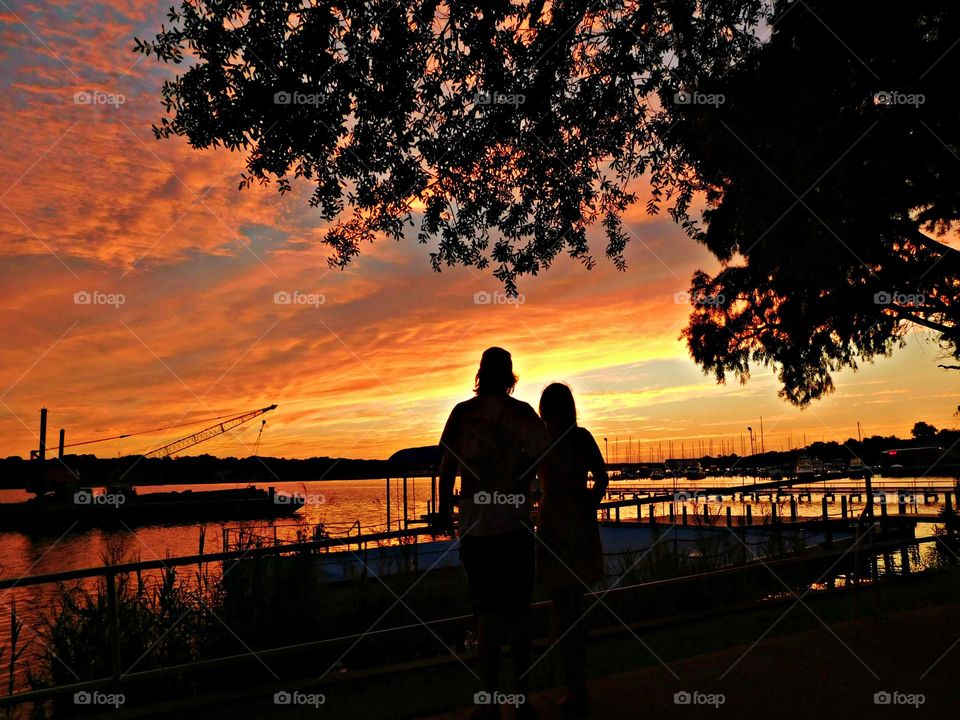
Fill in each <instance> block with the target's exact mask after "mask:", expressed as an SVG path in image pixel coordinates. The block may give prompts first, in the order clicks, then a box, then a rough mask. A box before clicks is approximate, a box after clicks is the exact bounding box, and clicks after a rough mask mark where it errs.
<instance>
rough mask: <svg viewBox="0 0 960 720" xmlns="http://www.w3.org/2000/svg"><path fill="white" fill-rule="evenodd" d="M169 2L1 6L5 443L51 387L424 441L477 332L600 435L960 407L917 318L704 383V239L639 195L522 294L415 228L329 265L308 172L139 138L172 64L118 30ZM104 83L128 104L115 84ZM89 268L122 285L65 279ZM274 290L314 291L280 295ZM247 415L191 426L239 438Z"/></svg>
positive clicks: (285, 433) (24, 444) (70, 401)
mask: <svg viewBox="0 0 960 720" xmlns="http://www.w3.org/2000/svg"><path fill="white" fill-rule="evenodd" d="M169 4H170V0H164V1H163V2H160V3H156V4H153V3H139V2H133V1H131V2H127V3H123V2H118V1H117V0H114V2H112V3H83V4H79V5H77V6H76V7H74V8H63V7H59V6H57V5H55V4H52V3H51V4H49V5H48V4H18V5H17V6H16V7H15V9H14V10H12V11H11V10H7V9H4V10H2V11H0V33H2V40H3V41H2V43H0V83H2V88H3V92H2V95H0V103H2V108H0V110H2V119H0V163H2V165H3V167H2V177H3V180H2V182H0V216H2V224H0V228H2V231H0V232H2V241H0V288H2V291H3V292H2V293H0V332H2V336H3V338H4V342H3V343H2V347H0V456H6V455H21V456H26V455H27V454H28V452H29V450H30V449H31V448H34V447H36V445H37V421H38V413H37V411H38V410H39V408H40V407H41V405H46V406H47V407H48V408H49V409H50V427H51V433H50V441H51V443H53V442H54V441H55V437H56V429H57V428H59V427H65V428H67V438H68V442H70V441H79V440H82V439H87V438H91V437H98V436H102V435H112V434H116V433H120V432H130V431H136V430H139V429H143V428H149V427H156V426H160V425H165V424H169V423H173V422H177V421H183V420H184V419H196V418H203V417H208V416H212V415H218V414H221V413H223V412H229V411H233V410H236V411H241V410H245V409H249V408H256V407H261V406H264V405H268V404H270V403H277V404H278V405H279V408H278V409H277V410H276V411H275V412H273V413H272V414H271V415H270V416H268V417H269V422H268V425H267V429H266V430H265V432H264V436H263V441H262V449H261V452H262V453H263V454H268V455H286V456H291V457H292V456H301V457H302V456H311V455H332V456H350V457H386V456H387V455H389V454H390V453H391V452H393V451H394V450H397V449H399V448H402V447H405V446H410V445H418V444H429V443H434V442H436V439H437V437H438V435H439V432H440V429H441V428H442V425H443V421H444V419H445V418H446V414H447V412H448V411H449V408H450V407H451V406H452V404H453V403H455V402H456V401H458V400H461V399H464V398H466V397H468V396H469V391H470V388H471V384H472V377H473V374H474V372H475V369H476V362H477V360H478V359H479V355H480V353H481V351H482V350H483V349H484V348H485V347H487V346H489V345H493V344H497V345H501V346H503V347H506V348H507V349H509V350H510V351H511V352H513V354H514V362H515V366H516V370H517V372H518V374H519V375H520V384H519V386H518V388H517V396H518V397H520V398H522V399H524V400H527V401H529V402H531V403H534V404H535V403H536V399H537V397H538V394H539V392H540V390H541V389H542V388H543V387H544V386H545V384H547V383H548V382H550V381H553V380H565V381H567V382H568V383H569V384H570V385H571V386H572V388H573V390H574V392H575V394H576V396H577V399H578V403H579V408H580V411H581V419H582V423H583V424H584V425H586V426H587V427H589V428H590V429H591V430H593V432H594V434H595V435H597V436H598V438H600V437H603V436H604V435H606V436H608V437H609V438H610V441H611V454H612V453H613V445H612V443H613V442H614V438H619V439H620V440H621V441H622V443H623V444H624V446H625V443H626V439H627V438H628V437H629V436H632V437H633V438H634V439H635V440H636V439H637V438H640V439H642V440H643V441H645V442H649V441H651V440H657V439H663V440H667V439H672V440H674V441H675V443H676V444H675V447H676V448H677V452H679V442H681V440H682V441H684V442H687V443H689V442H690V440H691V439H701V438H702V439H704V440H705V441H706V440H707V439H709V438H714V439H715V441H716V440H718V439H720V438H727V439H728V440H729V439H733V440H734V441H735V443H736V446H737V448H738V449H739V442H740V436H741V434H742V433H744V432H745V427H746V426H747V425H754V426H755V427H756V426H757V425H758V424H759V416H760V415H763V417H764V426H765V431H766V432H765V436H766V437H765V439H766V446H767V449H770V448H777V449H779V448H780V447H782V446H783V444H784V443H787V442H788V439H789V438H790V437H791V436H792V439H793V441H794V444H796V443H798V442H800V441H802V439H803V435H804V433H806V437H807V440H808V441H811V440H813V439H820V438H826V439H831V438H838V439H844V438H846V437H849V436H851V435H855V433H856V422H857V420H858V419H859V420H860V421H861V423H862V424H863V427H864V430H865V432H866V433H868V434H873V433H884V434H886V433H902V434H905V433H906V432H907V431H908V429H909V427H910V426H911V425H912V424H913V423H914V422H915V421H917V420H920V419H925V420H928V421H930V422H933V423H934V424H936V425H938V426H947V427H952V426H955V425H956V423H957V418H956V417H955V416H954V415H953V412H954V411H955V409H956V407H957V402H958V397H960V373H952V374H951V373H948V372H945V371H943V370H939V369H937V367H936V364H937V362H938V357H939V351H938V348H937V346H936V345H935V344H934V343H933V342H931V340H930V338H929V336H928V334H927V333H921V332H918V333H915V334H912V335H911V336H910V337H909V342H908V347H907V348H905V349H904V350H902V351H900V352H899V353H897V354H896V355H895V356H894V357H893V358H891V359H888V360H883V361H880V362H878V363H877V364H875V365H872V366H869V365H868V366H865V367H864V368H863V369H862V370H861V371H860V372H858V373H853V372H843V373H840V374H838V375H837V376H836V378H835V381H836V384H837V387H838V391H837V392H836V393H835V394H834V395H832V396H831V397H829V398H828V399H826V400H823V401H821V402H819V403H816V404H815V405H813V406H812V407H811V408H808V409H807V410H805V411H800V410H797V409H795V408H792V407H790V406H787V405H785V404H784V403H783V402H782V401H780V400H779V399H778V398H777V395H776V392H777V384H776V381H775V378H774V377H773V376H772V374H771V373H770V372H769V371H768V370H764V369H762V368H756V369H755V373H754V378H753V380H752V381H751V382H750V383H749V384H748V385H746V386H739V385H737V384H735V383H734V384H731V385H728V386H726V387H722V386H720V387H718V386H717V385H715V384H714V383H713V381H712V380H711V379H710V378H707V377H704V376H703V375H702V373H701V372H700V371H699V370H698V369H697V368H696V366H695V365H694V364H693V362H692V361H691V360H690V359H689V357H688V355H687V352H686V349H685V347H684V345H683V344H682V343H681V342H679V341H678V340H677V336H678V334H679V332H680V329H681V328H682V326H683V325H684V321H685V316H686V312H687V307H686V306H684V305H680V304H676V303H675V302H674V293H676V292H677V291H680V290H683V289H684V288H686V287H687V285H688V281H689V277H690V274H691V272H692V271H693V270H695V269H697V268H705V269H713V268H714V267H715V263H714V261H713V260H712V258H711V257H710V256H709V254H708V253H707V252H706V251H705V250H704V249H703V248H701V247H698V246H697V245H696V244H694V243H693V242H692V241H690V240H689V239H687V238H685V237H684V236H683V234H682V232H680V231H679V230H678V229H677V228H676V227H675V226H674V225H673V224H672V223H670V222H669V221H667V220H663V219H650V218H647V217H646V216H644V215H643V213H642V210H640V209H639V208H638V209H635V210H634V211H633V212H632V213H631V215H630V216H629V217H628V227H629V229H630V231H631V232H632V233H633V234H634V240H633V242H632V243H631V245H630V248H629V250H628V252H627V260H628V263H629V266H630V269H629V270H628V271H627V272H626V273H618V272H617V271H616V270H614V269H613V268H612V267H611V266H610V265H607V264H604V263H603V262H600V264H599V266H598V268H597V269H595V270H594V271H592V272H588V271H586V270H584V269H583V268H582V267H581V266H580V265H578V264H576V263H574V262H572V261H569V260H567V261H560V262H558V263H557V264H556V265H555V267H554V268H553V269H552V270H551V271H549V272H548V273H547V274H546V275H544V276H541V277H538V278H534V279H526V280H524V281H523V282H522V285H521V292H522V293H523V295H524V302H523V304H522V305H518V306H514V305H503V304H476V303H475V294H476V293H478V292H482V293H491V292H497V291H498V290H499V287H498V283H497V281H496V280H494V279H493V278H492V277H489V276H487V275H484V274H479V273H477V272H475V271H471V270H467V269H455V270H445V271H444V272H443V273H442V274H439V275H438V274H435V273H433V272H432V271H431V270H430V267H429V264H428V258H427V253H428V252H429V248H424V247H422V246H419V245H417V244H416V242H415V241H414V240H413V239H411V240H410V241H407V242H404V243H399V244H398V243H393V242H391V241H385V242H381V243H379V244H375V245H373V246H370V247H368V248H366V249H365V251H364V254H363V255H362V256H361V258H360V259H359V261H358V262H356V263H354V264H353V266H352V267H351V268H350V270H349V271H347V272H340V271H330V270H328V269H327V266H326V262H325V260H326V251H325V249H324V248H323V247H322V246H320V245H319V243H318V240H319V238H320V237H321V235H322V232H323V226H322V225H321V223H320V222H319V219H318V218H317V216H316V214H315V213H314V212H313V211H312V210H311V209H310V208H309V207H308V206H307V204H306V196H307V195H308V193H309V188H307V187H305V186H300V187H299V188H298V191H297V192H295V193H291V194H290V195H288V196H287V197H285V198H280V197H279V196H278V195H277V194H276V193H275V192H274V191H272V190H259V189H256V190H251V191H244V192H238V191H237V189H236V188H237V183H238V180H239V172H240V170H241V169H242V157H241V156H240V155H230V154H229V153H227V152H202V153H201V152H195V151H192V150H190V149H189V147H188V146H187V145H186V143H185V142H183V141H180V140H175V141H165V142H156V141H155V140H154V139H153V136H152V133H151V130H150V124H151V123H152V122H156V121H157V120H158V119H159V118H160V117H161V112H162V109H161V107H160V103H159V88H160V84H161V82H162V80H163V78H164V77H165V76H166V75H167V74H168V72H169V71H168V70H166V69H164V68H162V67H160V66H158V65H157V64H156V63H155V62H154V61H153V60H145V59H143V58H142V56H137V55H133V54H132V53H131V52H130V47H131V45H132V40H131V38H132V36H133V35H135V34H136V35H139V36H141V37H143V36H148V35H152V33H153V32H155V30H156V28H158V27H159V24H160V23H161V22H165V17H164V16H165V12H166V9H167V6H168V5H169ZM94 92H97V93H101V95H98V96H97V101H96V102H94V103H79V104H78V103H76V102H75V101H74V98H75V94H76V93H94ZM111 95H112V96H120V95H122V96H123V102H122V104H105V103H104V101H105V100H107V99H109V96H111ZM88 97H89V96H88ZM641 205H642V203H641ZM597 237H598V242H597V244H596V246H595V254H596V256H598V257H602V240H601V239H600V234H599V233H597ZM84 292H85V293H100V294H101V295H99V296H98V298H100V299H104V300H110V299H111V298H110V297H109V296H111V295H112V296H119V295H122V296H123V303H122V304H116V305H110V304H77V303H76V302H75V294H76V293H84ZM278 292H281V293H282V292H286V293H294V292H298V293H303V294H313V295H317V296H320V295H322V296H323V299H324V302H323V303H322V304H319V303H317V304H315V305H310V304H295V305H289V304H288V305H283V304H277V303H276V302H275V294H276V293H278ZM80 297H83V296H80ZM114 299H118V298H116V297H115V298H114ZM257 426H258V423H251V424H250V426H249V427H246V428H245V429H244V430H243V431H241V432H235V433H234V434H233V435H231V436H229V437H224V438H221V439H219V440H216V441H212V442H211V443H209V444H208V445H206V446H200V447H201V448H204V449H206V450H207V451H209V452H212V453H215V454H219V455H232V454H240V455H243V454H249V450H250V447H251V445H252V443H253V441H254V439H255V435H256V430H257ZM179 432H180V431H173V432H171V433H168V434H166V435H158V436H156V437H153V438H131V439H128V440H126V441H122V442H119V443H113V444H105V445H103V446H98V448H99V449H98V450H97V452H98V453H99V454H104V455H111V454H116V453H123V454H126V453H134V452H138V451H144V450H147V449H150V448H151V447H153V446H154V445H159V444H162V443H163V442H165V441H169V440H172V439H174V438H175V437H177V436H178V433H179ZM717 448H719V444H718V445H716V446H715V449H717ZM197 451H198V452H199V451H200V448H197ZM611 459H613V458H611Z"/></svg>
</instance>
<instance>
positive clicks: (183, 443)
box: [143, 404, 277, 458]
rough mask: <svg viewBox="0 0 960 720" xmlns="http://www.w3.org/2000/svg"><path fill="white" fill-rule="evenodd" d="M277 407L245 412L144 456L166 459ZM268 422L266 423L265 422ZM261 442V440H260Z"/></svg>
mask: <svg viewBox="0 0 960 720" xmlns="http://www.w3.org/2000/svg"><path fill="white" fill-rule="evenodd" d="M276 407H277V406H276V405H275V404H274V405H270V406H268V407H265V408H260V409H259V410H251V411H250V412H245V413H243V414H241V415H235V416H234V417H232V418H229V419H227V420H224V421H223V422H220V423H217V424H216V425H211V426H210V427H208V428H204V429H203V430H200V431H199V432H195V433H193V435H187V436H186V437H183V438H180V439H179V440H174V441H173V442H172V443H167V444H166V445H161V446H160V447H158V448H154V449H153V450H151V451H150V452H146V453H144V454H143V456H144V457H148V458H164V457H169V456H170V455H173V454H174V453H178V452H180V451H181V450H185V449H186V448H188V447H192V446H194V445H198V444H199V443H202V442H205V441H207V440H210V439H211V438H215V437H217V436H218V435H222V434H223V433H225V432H227V431H228V430H232V429H233V428H235V427H237V426H238V425H243V424H244V423H246V422H249V421H251V420H253V419H254V418H256V417H260V416H261V415H263V414H264V413H268V412H270V411H271V410H275V409H276ZM264 422H266V421H264ZM260 430H261V432H263V425H262V424H261V426H260ZM258 440H259V438H258Z"/></svg>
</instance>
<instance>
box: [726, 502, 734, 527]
mask: <svg viewBox="0 0 960 720" xmlns="http://www.w3.org/2000/svg"><path fill="white" fill-rule="evenodd" d="M727 527H733V508H732V507H730V506H729V505H727Z"/></svg>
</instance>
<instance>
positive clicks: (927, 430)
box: [910, 420, 939, 440]
mask: <svg viewBox="0 0 960 720" xmlns="http://www.w3.org/2000/svg"><path fill="white" fill-rule="evenodd" d="M938 432H939V431H938V430H937V429H936V428H935V427H934V426H933V425H931V424H930V423H925V422H923V421H922V420H921V421H920V422H917V423H914V425H913V429H912V430H910V434H911V435H913V439H914V440H933V439H934V438H935V437H937V433H938Z"/></svg>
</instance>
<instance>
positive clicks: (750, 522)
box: [746, 505, 753, 525]
mask: <svg viewBox="0 0 960 720" xmlns="http://www.w3.org/2000/svg"><path fill="white" fill-rule="evenodd" d="M746 508H747V525H753V505H747V506H746Z"/></svg>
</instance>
